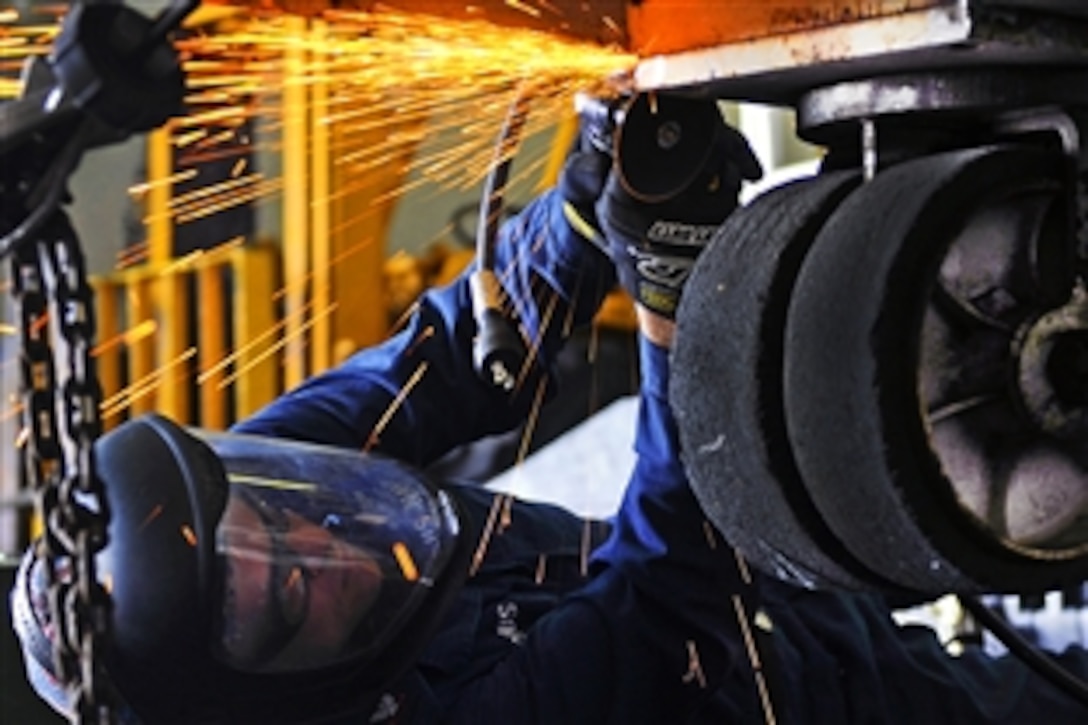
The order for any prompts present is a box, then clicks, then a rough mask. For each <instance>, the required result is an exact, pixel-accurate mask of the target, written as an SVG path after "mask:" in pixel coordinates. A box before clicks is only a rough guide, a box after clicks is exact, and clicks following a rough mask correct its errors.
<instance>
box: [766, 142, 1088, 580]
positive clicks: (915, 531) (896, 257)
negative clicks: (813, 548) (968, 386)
mask: <svg viewBox="0 0 1088 725" xmlns="http://www.w3.org/2000/svg"><path fill="white" fill-rule="evenodd" d="M1063 163H1064V160H1063V158H1062V157H1061V156H1060V155H1058V154H1056V153H1052V152H1046V151H1042V150H1035V149H1028V148H1016V147H987V148H979V149H970V150H966V151H955V152H948V153H943V154H938V155H934V156H929V157H923V158H920V159H915V160H911V161H907V162H904V163H902V164H900V165H898V166H895V167H892V168H890V169H888V170H886V171H883V172H881V173H879V174H878V175H877V176H876V177H875V179H873V180H872V181H871V182H869V183H867V184H865V185H864V186H863V187H861V188H860V189H858V190H857V191H856V192H855V193H854V194H852V195H851V196H850V197H849V198H848V199H847V200H846V201H845V202H844V203H843V204H842V205H841V206H840V207H839V208H838V209H837V211H836V212H835V214H833V215H832V217H831V218H830V219H829V220H828V223H827V224H826V225H825V226H824V228H823V229H822V230H821V232H820V234H819V236H818V238H817V240H816V243H815V244H814V246H813V248H812V250H811V251H810V253H809V254H808V256H807V257H806V258H805V261H804V263H803V265H802V269H801V273H800V275H799V277H798V280H797V285H796V287H795V290H794V295H793V298H792V300H791V303H790V308H789V312H788V319H787V325H786V349H785V410H786V422H787V429H788V433H789V437H790V440H791V444H792V448H793V453H794V456H795V459H796V462H797V465H798V469H799V470H800V472H801V476H802V479H803V480H804V482H805V485H806V487H807V488H808V491H809V494H810V495H811V497H812V500H813V501H814V502H815V504H816V506H817V508H818V509H819V511H820V513H821V514H822V516H823V518H824V520H825V521H827V523H828V524H829V526H830V527H831V529H832V530H833V531H834V532H835V534H836V536H838V538H839V539H841V540H842V541H843V542H844V543H845V544H846V546H847V547H848V548H849V550H850V551H851V552H852V553H853V555H854V556H855V557H857V558H858V559H859V560H861V561H862V562H864V563H865V564H866V566H868V567H869V568H871V569H874V570H877V571H881V572H882V573H884V574H885V575H886V576H888V577H889V578H890V579H892V580H893V581H895V582H896V583H898V584H900V585H902V586H904V587H907V588H909V589H912V590H917V591H921V592H929V593H933V594H941V593H946V592H961V593H963V592H977V591H1041V590H1046V589H1053V588H1059V587H1060V586H1062V584H1063V583H1068V582H1079V581H1083V580H1084V578H1085V576H1086V574H1088V556H1085V555H1076V556H1072V557H1064V558H1063V557H1055V558H1046V557H1037V556H1032V555H1030V554H1027V553H1025V552H1023V551H1020V550H1014V549H1013V548H1012V547H1008V546H1005V545H1004V544H1003V543H1002V542H1001V541H999V540H998V538H997V537H996V536H994V535H993V534H992V532H990V531H987V530H985V529H984V528H983V527H982V526H980V525H978V523H977V521H976V520H974V519H972V518H971V517H970V516H969V515H968V514H967V513H966V512H965V511H963V510H962V509H961V508H960V506H959V505H958V503H957V501H956V499H955V494H954V492H953V489H952V485H951V483H950V482H949V481H948V480H947V479H946V478H945V477H944V474H943V472H942V469H941V463H940V461H939V460H938V458H937V456H936V454H935V453H934V451H933V450H932V449H931V447H930V445H929V441H928V438H927V430H926V425H925V420H924V416H923V415H922V414H920V411H921V410H923V409H924V408H923V401H922V400H921V399H920V396H919V391H918V370H917V364H918V363H917V361H918V359H919V349H920V343H921V340H920V335H919V331H920V329H921V325H922V319H923V314H924V313H925V310H926V305H927V300H928V299H929V298H930V295H931V293H932V290H933V285H934V279H935V277H936V275H937V269H938V265H939V263H940V261H941V259H942V257H943V255H944V252H945V251H946V250H947V246H948V245H949V244H950V243H951V241H952V238H953V237H954V235H955V233H956V231H957V229H958V227H959V226H960V225H962V224H964V223H965V222H964V219H969V218H970V216H969V215H970V213H971V210H972V207H973V206H974V205H976V204H979V203H982V202H983V201H985V200H989V199H992V198H995V195H1000V194H1002V193H1013V192H1016V191H1017V190H1023V189H1028V188H1031V187H1032V186H1033V185H1044V186H1047V187H1048V188H1049V187H1051V186H1053V187H1055V188H1056V190H1057V191H1056V193H1059V192H1060V191H1061V188H1062V187H1061V185H1062V179H1063V178H1064V176H1063V174H1064V173H1065V171H1064V170H1065V167H1064V166H1063Z"/></svg>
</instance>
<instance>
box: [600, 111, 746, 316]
mask: <svg viewBox="0 0 1088 725" xmlns="http://www.w3.org/2000/svg"><path fill="white" fill-rule="evenodd" d="M661 100H662V101H664V100H665V99H661ZM640 103H641V105H640ZM656 103H658V101H656V100H652V101H647V100H646V97H641V98H640V99H636V101H635V103H634V104H632V106H631V107H630V108H631V109H632V110H629V111H628V113H627V114H626V117H625V118H624V119H623V123H624V124H626V125H628V126H631V127H632V128H634V127H636V126H637V128H638V129H639V130H638V131H637V132H632V133H631V134H629V135H627V137H626V138H624V135H625V134H626V132H627V130H628V129H624V128H622V127H621V128H620V130H619V133H620V134H621V137H620V138H619V139H617V143H616V144H615V147H616V151H615V153H616V156H617V158H616V161H615V164H614V165H613V167H612V169H611V170H610V172H609V174H608V177H607V179H606V181H605V184H604V189H603V191H602V193H601V195H600V198H599V199H598V201H597V203H596V205H595V210H594V211H595V217H596V220H597V223H598V224H599V228H600V229H601V230H602V231H603V233H604V236H605V238H606V239H607V245H608V250H609V255H610V256H611V258H612V260H613V262H614V264H615V265H616V274H617V276H618V278H619V282H620V284H621V285H622V286H623V288H624V289H625V290H626V291H627V292H628V293H629V294H630V295H631V297H633V298H634V299H635V301H637V302H638V303H639V304H641V305H642V306H643V307H645V308H647V309H648V310H650V311H652V312H655V313H657V314H659V315H662V316H664V317H666V318H669V319H673V318H674V317H675V315H676V308H677V305H678V304H679V300H680V293H681V291H682V289H683V287H684V283H685V282H686V281H687V278H688V276H689V274H690V273H691V268H692V266H693V265H694V264H695V260H696V258H697V257H698V256H699V254H700V253H701V252H702V250H703V248H704V247H706V245H707V244H708V243H709V242H710V240H711V238H712V237H713V235H714V233H715V232H716V231H717V229H718V227H719V226H720V225H721V223H722V222H723V221H724V220H725V218H726V217H728V216H729V214H731V213H732V212H733V210H734V209H736V208H737V205H738V203H739V201H738V196H739V194H740V189H741V185H742V183H743V182H744V181H754V180H757V179H759V178H761V177H762V175H763V169H762V167H761V166H760V163H759V160H758V159H757V158H756V156H755V154H754V153H753V151H752V149H751V147H750V146H749V145H748V141H747V140H746V139H745V138H744V136H743V135H741V133H740V132H739V131H737V130H736V129H734V128H732V127H731V126H729V125H728V124H727V123H726V122H725V119H724V118H722V116H721V113H720V111H719V110H718V108H717V102H716V101H715V100H713V99H686V98H675V97H673V98H670V99H668V105H667V106H666V105H665V103H662V104H661V107H660V108H658V107H657V106H656V105H654V106H651V105H648V104H656ZM647 109H651V110H647ZM636 118H637V119H638V120H634V119H636ZM689 118H692V119H694V118H698V119H699V122H698V123H695V122H694V121H693V122H692V123H691V124H688V125H690V126H693V127H695V126H698V129H687V131H692V132H691V133H689V135H688V137H687V138H685V137H684V136H683V133H685V132H687V131H685V129H684V125H685V124H686V123H687V122H686V120H685V119H689ZM677 119H680V120H679V121H677ZM695 130H697V133H694V131H695ZM692 144H697V145H696V146H694V147H693V146H692ZM648 186H652V187H653V188H652V190H648V189H647V188H644V187H648Z"/></svg>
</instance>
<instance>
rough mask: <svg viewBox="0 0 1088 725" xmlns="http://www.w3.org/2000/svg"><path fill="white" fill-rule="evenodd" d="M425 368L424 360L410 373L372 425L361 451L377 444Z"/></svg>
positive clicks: (420, 378)
mask: <svg viewBox="0 0 1088 725" xmlns="http://www.w3.org/2000/svg"><path fill="white" fill-rule="evenodd" d="M427 366H428V362H427V361H426V360H424V361H423V362H421V363H420V364H419V367H417V368H416V370H415V372H414V373H412V375H411V377H409V378H408V381H407V382H405V383H404V387H402V388H401V389H400V390H399V391H397V395H396V397H395V398H393V401H392V402H391V403H390V404H389V407H388V408H386V409H385V412H384V413H382V416H381V418H379V419H378V422H377V423H375V424H374V429H373V430H372V431H370V435H369V436H367V439H366V444H365V445H364V446H363V451H369V450H371V449H372V448H373V447H374V446H376V445H377V444H378V440H379V438H380V437H381V434H382V431H384V430H385V427H386V426H387V425H389V421H390V420H392V419H393V416H394V415H395V414H396V412H397V411H398V410H399V409H400V406H401V405H403V404H404V401H405V399H406V398H407V397H408V394H409V393H411V392H412V389H413V388H415V386H416V385H418V384H419V381H420V380H422V379H423V375H424V374H425V373H426V372H427Z"/></svg>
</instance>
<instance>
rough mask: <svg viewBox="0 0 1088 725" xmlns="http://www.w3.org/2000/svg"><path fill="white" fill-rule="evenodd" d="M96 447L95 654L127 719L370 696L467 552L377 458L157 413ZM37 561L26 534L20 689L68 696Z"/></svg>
mask: <svg viewBox="0 0 1088 725" xmlns="http://www.w3.org/2000/svg"><path fill="white" fill-rule="evenodd" d="M95 451H96V461H97V463H96V470H97V471H98V474H99V476H100V477H101V479H102V481H103V484H104V487H105V489H106V493H107V497H108V499H109V505H110V509H111V513H110V526H109V543H108V545H107V546H106V548H105V549H103V550H102V552H100V553H99V555H98V557H97V562H98V574H99V577H100V579H101V580H102V581H104V582H107V583H108V588H109V591H110V594H111V604H112V612H113V615H112V620H113V628H112V640H113V641H112V644H113V647H112V648H111V651H110V655H109V662H108V669H109V670H110V674H111V677H112V679H113V681H114V682H115V684H117V686H118V689H119V691H120V692H121V694H122V696H123V697H124V699H125V700H126V701H127V703H128V704H129V705H130V706H131V707H132V709H133V710H134V711H135V712H136V713H137V714H138V716H139V719H141V720H145V721H148V722H157V721H165V720H169V721H193V722H196V721H200V722H203V721H222V722H236V721H242V720H245V721H266V722H267V721H273V720H275V721H280V720H283V721H286V720H295V719H306V718H308V717H312V716H313V713H314V712H316V711H321V712H326V713H354V714H359V713H365V712H369V709H368V708H370V707H372V705H373V702H372V700H373V699H374V698H376V697H377V695H378V694H380V693H381V692H382V691H383V690H382V688H384V687H386V686H387V684H388V682H389V681H391V680H392V679H393V678H395V677H397V676H398V675H399V674H400V673H402V672H403V671H404V670H405V669H406V668H407V667H408V666H410V664H411V662H412V661H413V659H414V657H415V656H416V655H417V654H418V652H419V651H420V650H421V649H422V647H424V646H425V645H426V643H427V641H429V637H430V636H431V633H432V632H433V629H434V627H435V626H437V623H438V622H439V621H440V620H441V618H442V617H443V616H444V614H445V611H446V607H447V605H448V603H449V602H450V601H451V600H452V598H453V597H454V596H456V592H457V591H458V589H459V587H460V583H461V581H462V580H463V577H464V574H465V570H466V568H467V566H466V562H467V559H468V552H469V546H468V544H467V543H466V542H463V541H460V540H459V537H458V531H459V520H458V517H457V513H456V506H455V505H454V502H453V501H452V500H451V499H450V497H449V496H448V494H446V493H445V492H443V491H441V490H440V489H438V488H437V487H435V486H433V485H432V484H431V483H430V482H429V481H428V480H427V479H426V478H425V477H424V476H423V475H422V474H421V473H420V472H418V471H416V470H415V469H412V468H411V467H408V466H405V465H403V464H401V463H398V462H396V461H393V460H391V459H386V458H383V457H380V456H377V455H372V454H363V453H361V452H358V451H351V450H344V449H336V448H329V447H324V446H318V445H310V444H303V443H295V442H289V441H286V440H280V439H271V438H260V437H255V436H245V435H235V434H223V433H213V432H204V431H200V430H191V429H183V428H181V427H180V426H178V425H176V424H174V423H172V422H171V421H169V420H167V419H165V418H162V417H161V416H156V415H148V416H143V417H141V418H137V419H134V420H132V421H129V422H127V423H124V424H123V425H121V426H119V427H118V428H116V429H114V430H113V431H110V433H108V434H107V435H105V436H103V437H102V438H101V439H99V440H98V441H97V443H96V445H95ZM38 563H40V562H38ZM41 569H42V567H40V566H37V565H36V563H35V558H34V555H33V551H31V552H28V554H27V557H26V559H25V560H24V565H23V566H22V567H21V568H20V573H19V577H18V581H17V584H16V587H15V589H14V590H13V595H12V597H13V613H14V614H15V617H14V620H15V625H16V631H17V632H18V634H19V637H20V640H21V641H22V644H23V649H24V652H25V654H26V661H27V669H28V674H29V675H30V676H31V679H32V682H34V684H35V689H36V690H37V691H38V692H39V694H40V695H42V697H43V698H44V699H46V700H47V701H48V702H50V704H51V705H53V706H54V707H55V708H56V709H57V710H58V711H59V712H62V713H67V708H68V707H69V705H70V703H69V702H68V701H67V697H66V695H65V694H64V692H63V690H62V688H60V686H59V684H58V683H57V681H56V679H57V678H56V676H55V673H54V672H53V655H52V650H53V642H52V637H54V636H55V635H56V628H55V627H54V626H53V625H52V623H51V616H50V612H49V607H48V596H47V595H48V592H47V591H46V590H45V585H44V578H43V577H42V576H40V570H41Z"/></svg>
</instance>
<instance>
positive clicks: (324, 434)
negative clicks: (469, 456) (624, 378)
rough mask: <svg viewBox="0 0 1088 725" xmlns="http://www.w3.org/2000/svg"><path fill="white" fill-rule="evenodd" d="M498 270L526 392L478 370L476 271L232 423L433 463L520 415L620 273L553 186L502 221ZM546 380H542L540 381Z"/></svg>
mask: <svg viewBox="0 0 1088 725" xmlns="http://www.w3.org/2000/svg"><path fill="white" fill-rule="evenodd" d="M496 270H497V273H498V275H499V278H500V281H501V282H502V284H503V286H504V288H505V289H506V291H507V292H508V296H509V300H514V301H516V303H511V306H512V307H513V310H512V312H513V315H514V319H515V320H516V321H517V322H518V324H519V327H520V329H521V331H522V334H523V336H524V337H525V339H526V342H527V346H528V348H529V349H530V351H531V359H532V360H533V361H534V364H533V365H532V366H531V369H530V370H529V371H528V373H527V374H526V375H525V376H524V379H523V381H522V382H521V385H520V387H519V389H518V391H517V394H516V395H513V396H510V397H508V396H506V395H505V394H503V393H501V392H499V391H496V390H494V389H493V388H491V387H490V386H488V385H486V384H484V383H483V382H482V381H481V380H480V379H479V378H478V376H477V375H476V374H475V371H474V370H473V363H472V340H473V338H474V336H475V334H476V325H475V322H474V319H473V316H472V306H471V300H470V296H469V287H468V272H466V273H465V274H463V275H462V276H461V277H459V278H458V279H457V280H456V281H454V282H453V283H452V284H450V285H449V286H447V287H444V288H440V289H434V290H430V291H428V292H426V293H425V294H424V295H422V297H421V299H420V300H419V303H418V305H417V308H416V310H415V312H414V314H413V315H412V316H411V318H410V320H409V322H408V324H407V325H406V327H405V328H404V329H403V330H401V331H400V332H399V333H397V334H396V335H394V336H393V337H391V338H390V339H389V340H388V341H386V342H385V343H384V344H381V345H379V346H377V347H374V348H369V349H366V350H363V351H361V352H359V353H356V354H355V355H354V356H352V357H351V358H349V359H348V360H346V361H345V362H344V363H343V364H341V365H340V366H338V367H337V368H334V369H332V370H330V371H328V372H325V373H323V374H320V375H317V376H315V377H313V378H311V379H309V380H308V381H306V382H304V383H303V384H302V385H300V386H299V387H297V388H295V389H294V390H291V391H289V392H288V393H286V394H285V395H283V396H281V397H280V398H278V399H276V400H275V401H274V402H272V403H271V404H270V405H268V406H267V407H265V408H264V409H262V410H260V411H258V412H257V413H256V414H255V415H253V416H252V417H250V418H249V419H247V420H244V421H242V422H240V423H239V424H237V425H236V426H235V427H234V430H235V431H237V432H245V433H252V434H258V435H269V436H278V437H285V438H292V439H296V440H306V441H311V442H316V443H324V444H328V445H337V446H343V447H349V448H364V447H365V448H367V449H370V450H374V451H380V452H382V453H385V454H388V455H392V456H395V457H397V458H399V459H401V460H404V461H407V462H409V463H413V464H415V465H418V466H426V465H428V464H430V463H431V462H433V461H434V460H436V459H437V458H438V457H440V456H441V455H443V454H444V453H446V452H447V451H449V450H451V449H452V448H455V447H457V446H459V445H461V444H464V443H467V442H470V441H474V440H477V439H479V438H481V437H484V436H486V435H490V434H494V433H498V432H503V431H506V430H510V429H512V428H514V427H516V426H517V425H518V424H519V423H521V422H522V421H523V420H525V418H526V416H527V414H528V411H529V410H530V408H531V407H532V405H533V404H534V403H535V399H536V398H537V397H538V396H539V395H540V393H541V392H542V391H544V390H547V389H548V387H549V386H550V376H549V374H548V371H549V366H550V364H551V362H552V360H553V358H554V355H555V354H556V352H557V351H558V349H559V348H560V347H561V345H562V342H563V340H564V339H565V337H566V336H567V335H568V334H569V333H570V331H571V330H572V328H573V327H574V326H576V325H579V324H582V323H585V322H587V321H588V320H590V319H591V317H592V315H593V314H594V313H595V312H596V310H597V308H598V307H599V305H600V302H601V300H602V299H603V298H604V295H605V294H606V293H607V292H608V290H609V289H610V288H611V286H612V284H613V280H614V277H613V274H614V273H613V271H612V266H611V263H610V262H609V261H608V259H607V257H605V256H604V254H603V253H601V252H600V251H598V250H597V249H596V248H595V247H593V246H592V245H591V244H589V243H588V242H587V241H586V240H584V239H583V238H581V237H580V236H578V235H577V233H576V232H575V231H574V230H572V229H571V227H570V225H569V224H568V223H567V222H566V220H565V219H564V217H563V212H562V199H561V197H560V196H559V195H558V193H557V192H555V191H550V192H547V193H545V194H543V195H541V196H539V197H537V198H536V199H535V200H534V201H533V202H532V203H530V204H529V205H528V206H527V207H526V208H525V209H524V210H523V211H522V212H521V213H520V214H519V215H518V216H516V217H515V218H513V219H511V220H509V221H508V222H507V223H506V224H505V225H504V226H503V228H502V229H501V231H500V235H499V239H498V243H497V245H496ZM542 386H543V387H542Z"/></svg>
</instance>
